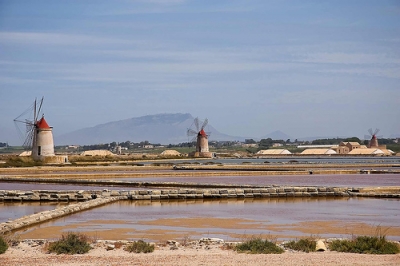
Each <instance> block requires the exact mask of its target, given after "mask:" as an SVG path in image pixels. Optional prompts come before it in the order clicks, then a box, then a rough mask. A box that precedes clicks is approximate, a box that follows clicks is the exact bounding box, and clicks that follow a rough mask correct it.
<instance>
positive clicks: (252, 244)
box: [235, 238, 284, 254]
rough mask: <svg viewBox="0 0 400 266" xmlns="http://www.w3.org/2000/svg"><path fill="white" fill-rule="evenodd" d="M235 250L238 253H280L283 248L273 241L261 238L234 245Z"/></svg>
mask: <svg viewBox="0 0 400 266" xmlns="http://www.w3.org/2000/svg"><path fill="white" fill-rule="evenodd" d="M235 250H236V251H237V252H240V253H251V254H281V253H283V252H284V250H283V249H282V248H280V247H278V246H277V245H276V244H275V243H273V242H271V241H268V240H262V239H261V238H254V239H250V240H248V241H246V242H243V243H240V244H238V245H236V247H235Z"/></svg>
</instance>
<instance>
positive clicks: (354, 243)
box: [329, 236, 400, 254]
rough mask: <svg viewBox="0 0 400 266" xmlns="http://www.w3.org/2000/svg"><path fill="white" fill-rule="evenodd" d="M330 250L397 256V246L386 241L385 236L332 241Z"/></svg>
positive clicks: (399, 250) (398, 249)
mask: <svg viewBox="0 0 400 266" xmlns="http://www.w3.org/2000/svg"><path fill="white" fill-rule="evenodd" d="M329 249H330V250H334V251H338V252H348V253H360V254H397V253H399V252H400V248H399V245H398V244H396V243H393V242H389V241H387V240H386V237H385V236H358V237H356V238H354V239H351V240H334V241H333V242H332V243H330V245H329Z"/></svg>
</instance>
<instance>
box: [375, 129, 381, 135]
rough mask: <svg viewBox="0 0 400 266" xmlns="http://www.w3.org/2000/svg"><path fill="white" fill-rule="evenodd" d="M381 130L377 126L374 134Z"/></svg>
mask: <svg viewBox="0 0 400 266" xmlns="http://www.w3.org/2000/svg"><path fill="white" fill-rule="evenodd" d="M379 131H380V129H379V128H376V129H375V131H374V135H375V136H376V134H378V132H379Z"/></svg>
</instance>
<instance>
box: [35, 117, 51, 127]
mask: <svg viewBox="0 0 400 266" xmlns="http://www.w3.org/2000/svg"><path fill="white" fill-rule="evenodd" d="M36 127H37V128H42V129H43V128H50V127H49V124H47V122H46V120H45V119H44V117H42V118H41V119H40V120H39V121H37V122H36Z"/></svg>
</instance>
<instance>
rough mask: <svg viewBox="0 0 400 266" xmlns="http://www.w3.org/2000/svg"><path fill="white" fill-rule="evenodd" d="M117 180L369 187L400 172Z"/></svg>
mask: <svg viewBox="0 0 400 266" xmlns="http://www.w3.org/2000/svg"><path fill="white" fill-rule="evenodd" d="M118 180H127V181H144V182H190V183H211V184H215V183H220V184H242V185H243V184H248V185H257V186H268V185H285V186H333V187H371V186H400V174H371V175H367V174H355V175H336V174H335V175H263V176H205V177H154V178H153V177H152V178H118Z"/></svg>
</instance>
